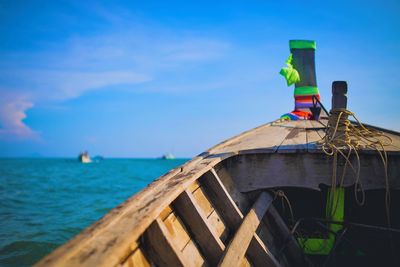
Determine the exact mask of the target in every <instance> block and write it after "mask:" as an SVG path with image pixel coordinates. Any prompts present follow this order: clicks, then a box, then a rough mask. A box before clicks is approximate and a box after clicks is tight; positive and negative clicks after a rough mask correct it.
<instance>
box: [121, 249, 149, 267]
mask: <svg viewBox="0 0 400 267" xmlns="http://www.w3.org/2000/svg"><path fill="white" fill-rule="evenodd" d="M150 266H151V263H150V262H149V260H148V259H147V258H146V257H145V256H144V254H143V252H142V250H141V249H140V248H137V249H136V250H135V251H134V252H133V253H132V255H131V256H129V257H128V259H126V261H125V262H124V263H123V264H121V266H120V267H150Z"/></svg>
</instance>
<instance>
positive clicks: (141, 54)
mask: <svg viewBox="0 0 400 267" xmlns="http://www.w3.org/2000/svg"><path fill="white" fill-rule="evenodd" d="M228 48H229V45H228V44H227V43H226V42H222V41H220V40H214V39H212V38H204V37H201V38H200V37H194V36H193V34H191V35H187V36H185V34H182V33H179V32H174V33H171V32H169V31H166V30H163V29H145V28H143V27H142V28H140V27H133V29H130V28H127V29H125V28H124V29H123V30H121V31H119V32H116V33H109V34H103V35H97V36H89V37H74V38H70V39H68V40H67V41H66V42H64V43H57V44H47V45H46V47H45V48H43V49H42V51H39V52H19V53H4V52H3V53H2V55H0V56H1V57H2V58H3V59H4V60H3V62H1V63H0V94H1V95H8V97H2V99H1V102H0V104H1V108H0V125H1V126H2V127H1V132H0V135H1V136H3V137H4V136H6V135H10V136H18V137H21V138H22V137H23V138H33V137H35V136H36V135H37V134H36V133H35V132H34V131H32V130H31V129H30V128H29V127H28V126H27V125H26V124H24V123H23V119H25V118H26V110H27V109H29V108H32V107H33V106H34V104H36V103H40V102H44V101H45V102H47V103H49V102H50V103H51V101H60V100H61V101H62V100H68V99H72V98H77V97H80V96H81V95H83V94H85V93H87V92H89V91H93V90H99V89H108V88H111V87H112V86H116V85H127V84H129V85H135V84H139V83H145V82H151V81H159V82H160V76H162V74H163V73H164V72H168V71H171V70H173V71H179V70H182V71H184V70H186V69H187V68H188V65H189V64H192V65H194V66H196V65H198V64H203V63H206V62H211V61H213V60H217V59H219V58H220V57H221V56H223V55H224V53H225V52H226V50H227V49H228ZM15 62H18V63H17V64H16V63H15ZM5 88H7V89H5ZM131 88H133V89H134V87H131ZM160 90H162V88H160ZM1 95H0V96H1ZM21 95H24V97H21Z"/></svg>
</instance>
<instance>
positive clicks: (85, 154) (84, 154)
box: [78, 151, 92, 163]
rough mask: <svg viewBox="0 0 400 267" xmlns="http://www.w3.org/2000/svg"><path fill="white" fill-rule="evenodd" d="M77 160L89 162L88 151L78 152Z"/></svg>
mask: <svg viewBox="0 0 400 267" xmlns="http://www.w3.org/2000/svg"><path fill="white" fill-rule="evenodd" d="M78 160H79V161H80V162H82V163H91V162H92V160H91V159H90V156H89V153H88V152H87V151H83V152H81V153H80V154H79V156H78Z"/></svg>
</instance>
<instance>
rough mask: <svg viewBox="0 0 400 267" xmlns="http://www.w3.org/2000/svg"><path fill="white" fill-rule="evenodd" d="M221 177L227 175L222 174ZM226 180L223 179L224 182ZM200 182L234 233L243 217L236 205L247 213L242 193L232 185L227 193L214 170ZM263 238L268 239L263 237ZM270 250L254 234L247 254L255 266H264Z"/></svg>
mask: <svg viewBox="0 0 400 267" xmlns="http://www.w3.org/2000/svg"><path fill="white" fill-rule="evenodd" d="M223 175H227V174H226V173H224V174H223ZM228 180H229V179H228ZM228 180H227V179H225V181H226V182H227V181H228ZM200 181H201V184H202V186H203V187H204V188H205V189H206V191H207V193H208V196H209V197H210V199H211V201H212V203H213V205H214V206H215V207H216V209H217V210H220V211H221V214H222V215H223V218H224V219H225V221H226V223H227V225H228V227H229V228H230V229H232V230H234V231H235V230H236V229H238V228H239V226H240V224H241V223H242V221H243V217H244V216H243V214H242V211H241V210H240V209H239V208H238V205H241V206H243V207H246V208H244V209H243V210H246V211H248V208H247V206H248V203H247V199H246V198H245V197H244V196H243V195H242V193H240V192H236V191H237V190H236V188H235V186H233V185H232V184H230V185H229V191H230V192H228V190H227V189H226V187H225V185H224V184H223V183H222V181H221V180H220V178H219V175H218V174H217V173H216V171H215V170H214V169H211V170H210V171H209V172H207V173H206V174H204V176H203V177H202V178H201V179H200ZM232 194H233V195H234V196H236V199H237V202H240V203H235V201H234V200H233V199H232V197H231V195H232ZM264 238H269V237H267V236H266V235H265V236H264ZM270 249H273V247H270V248H268V247H267V246H265V245H264V244H263V241H262V240H261V239H260V238H259V237H258V236H257V234H255V235H254V238H253V239H252V240H251V242H250V246H249V249H248V251H247V253H248V255H249V257H250V258H251V260H252V263H253V264H254V265H255V266H265V263H266V262H269V261H267V260H266V259H267V258H269V257H270V256H272V255H273V254H272V253H271V252H270Z"/></svg>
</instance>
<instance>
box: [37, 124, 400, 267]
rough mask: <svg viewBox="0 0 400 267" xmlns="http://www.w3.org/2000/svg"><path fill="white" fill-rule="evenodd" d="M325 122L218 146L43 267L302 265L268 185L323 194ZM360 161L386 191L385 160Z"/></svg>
mask: <svg viewBox="0 0 400 267" xmlns="http://www.w3.org/2000/svg"><path fill="white" fill-rule="evenodd" d="M323 123H324V121H321V122H318V121H290V122H287V121H275V122H272V123H268V124H265V125H262V126H260V127H258V128H255V129H253V130H250V131H248V132H245V133H242V134H240V135H238V136H236V137H233V138H231V139H229V140H227V141H225V142H223V143H220V144H219V145H217V146H215V147H213V148H211V149H209V150H207V151H206V152H204V153H202V154H200V155H199V156H197V157H195V158H193V159H192V160H190V161H189V162H187V163H186V164H184V165H182V166H181V167H178V168H175V169H173V170H171V171H170V172H169V173H167V174H166V175H164V176H162V177H160V178H159V179H157V180H156V181H154V182H153V183H152V184H150V185H149V186H148V187H147V188H145V189H144V190H142V191H141V192H140V193H138V194H136V195H134V196H133V197H131V198H130V199H128V200H127V201H126V202H124V203H123V204H122V205H120V206H118V207H116V208H115V209H113V210H112V211H111V212H110V213H109V214H107V215H106V216H105V217H104V218H102V219H101V220H100V221H98V222H97V223H95V224H94V225H92V226H91V227H89V228H88V229H86V230H85V231H83V232H82V233H81V234H79V235H78V236H77V237H75V238H74V239H72V240H71V241H69V242H68V243H67V244H65V245H63V246H62V247H60V248H58V249H57V250H55V251H54V252H53V253H52V254H50V255H48V256H47V257H45V258H44V259H43V260H42V261H41V262H40V263H39V264H38V266H151V265H153V264H155V265H157V266H205V265H209V266H214V265H217V264H220V265H221V266H300V265H304V264H305V262H304V257H303V253H302V251H301V249H300V248H299V246H298V244H297V242H296V240H295V239H294V237H293V236H292V235H290V230H289V229H288V227H287V225H286V223H285V221H284V220H283V219H282V216H281V215H280V214H279V213H278V212H277V209H276V208H275V207H274V205H272V203H273V200H274V197H273V195H271V193H269V191H268V190H267V189H270V188H275V189H276V188H284V187H293V188H300V189H299V192H297V193H298V195H300V196H301V195H302V196H306V194H308V193H309V192H308V191H310V189H311V190H317V191H316V195H319V194H320V191H319V190H320V189H319V184H321V183H324V184H330V178H331V160H330V159H328V158H327V157H326V156H324V154H323V153H322V151H320V150H319V149H318V147H317V146H316V144H315V142H316V141H318V140H320V138H321V137H320V135H323V130H324V129H323V128H324V126H323ZM386 134H387V135H388V136H390V137H391V138H392V140H393V144H392V146H390V147H388V148H387V149H386V150H387V152H388V154H389V166H390V168H389V177H390V178H391V180H390V184H391V186H392V187H393V188H399V187H400V177H399V173H400V171H399V168H400V149H399V147H400V135H399V133H396V132H392V131H387V132H386ZM360 156H361V158H362V159H361V160H362V161H364V160H365V162H366V163H365V164H363V165H362V167H361V175H362V176H364V177H366V178H365V179H363V180H364V181H365V184H364V188H365V189H378V188H383V187H384V179H383V177H382V173H381V172H380V171H378V169H379V168H378V167H375V166H376V165H378V166H379V160H378V158H377V157H376V156H375V155H374V154H372V151H371V150H368V149H365V150H362V151H361V152H360ZM349 182H350V181H349ZM350 183H351V182H350ZM302 188H306V189H307V190H308V191H307V190H305V191H304V189H302ZM294 191H295V190H294ZM304 192H306V194H304ZM302 193H303V194H302ZM295 194H296V192H294V194H293V195H295ZM313 199H314V198H313V197H310V199H309V200H308V203H309V201H310V200H311V201H312V200H313ZM317 199H318V197H317ZM296 201H299V202H300V201H301V198H295V197H294V198H293V199H291V202H292V203H295V202H296ZM298 205H300V206H301V203H300V204H299V203H298ZM381 206H382V205H381ZM299 213H300V214H301V213H306V212H299ZM300 216H301V215H300ZM282 248H284V249H283V250H282Z"/></svg>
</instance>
